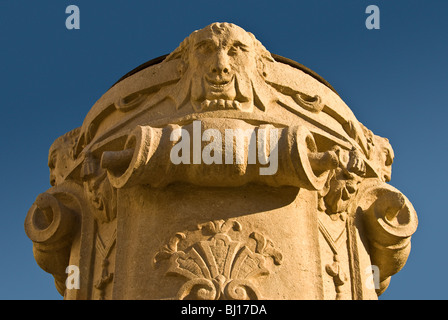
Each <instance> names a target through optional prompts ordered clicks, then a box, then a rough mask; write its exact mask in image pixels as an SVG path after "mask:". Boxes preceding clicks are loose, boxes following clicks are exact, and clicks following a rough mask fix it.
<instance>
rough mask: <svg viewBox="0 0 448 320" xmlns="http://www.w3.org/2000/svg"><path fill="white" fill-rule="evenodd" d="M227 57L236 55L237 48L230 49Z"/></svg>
mask: <svg viewBox="0 0 448 320" xmlns="http://www.w3.org/2000/svg"><path fill="white" fill-rule="evenodd" d="M227 54H228V55H229V56H234V55H236V54H238V48H236V47H231V48H230V49H229V51H228V53H227Z"/></svg>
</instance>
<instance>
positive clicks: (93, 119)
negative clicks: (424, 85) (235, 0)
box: [25, 23, 417, 300]
mask: <svg viewBox="0 0 448 320" xmlns="http://www.w3.org/2000/svg"><path fill="white" fill-rule="evenodd" d="M274 57H276V56H273V55H271V54H270V53H269V52H268V51H267V50H266V48H265V47H264V46H263V45H262V44H261V43H260V42H259V41H258V40H257V39H256V38H255V37H254V36H253V35H252V34H251V33H248V32H246V31H244V30H243V29H241V28H240V27H238V26H235V25H233V24H228V23H215V24H212V25H210V26H207V27H206V28H204V29H202V30H198V31H195V32H193V33H192V34H191V35H190V36H189V37H188V38H186V39H185V40H184V41H183V42H182V43H181V44H180V46H179V47H178V48H177V49H176V50H174V51H173V52H172V53H171V54H170V55H168V56H167V57H166V58H165V59H164V60H163V61H162V62H159V63H156V64H153V65H151V66H148V67H146V68H142V69H141V70H139V71H138V72H131V73H130V74H129V75H128V76H127V77H125V78H124V79H122V80H121V81H119V82H118V83H117V84H115V85H114V86H113V87H112V88H111V89H110V90H109V91H107V92H106V93H105V94H104V95H103V96H102V97H101V98H100V99H99V100H98V101H97V102H96V103H95V105H94V106H93V107H92V109H91V110H90V112H89V113H88V114H87V116H86V118H85V120H84V123H83V124H82V126H81V127H80V128H77V129H75V130H72V131H70V132H68V133H67V134H65V135H64V136H62V137H60V138H58V139H57V140H56V141H55V143H54V144H53V145H52V147H51V148H50V155H49V167H50V182H51V185H52V186H53V187H52V188H50V189H49V190H47V191H46V192H45V193H42V194H41V195H39V196H38V197H37V199H36V202H35V203H34V204H33V206H32V207H31V209H30V210H29V212H28V215H27V217H26V221H25V230H26V233H27V235H28V236H29V238H30V239H31V240H32V241H33V243H34V256H35V258H36V261H37V262H38V264H39V265H40V266H41V267H42V268H43V269H44V270H45V271H47V272H50V273H51V274H53V275H54V278H55V283H56V287H57V289H58V291H59V292H60V293H61V295H63V296H64V298H65V299H211V300H213V299H377V297H378V295H380V294H381V293H382V292H383V291H384V290H385V289H386V288H387V286H388V284H389V281H390V277H391V276H392V275H393V274H395V273H396V272H398V271H399V270H400V269H401V268H402V267H403V266H404V264H405V263H406V259H407V257H408V255H409V252H410V238H411V235H412V234H413V233H414V232H415V230H416V228H417V216H416V213H415V210H414V208H413V207H412V204H411V203H410V202H409V200H408V199H407V198H406V197H405V196H404V195H403V194H401V193H400V192H399V191H398V190H396V189H395V188H393V187H392V186H390V185H388V184H387V182H388V181H389V180H390V179H391V165H392V162H393V157H394V153H393V150H392V147H391V145H390V144H389V142H388V140H387V139H386V138H382V137H379V136H377V135H375V134H373V133H372V132H371V131H370V130H368V129H367V128H366V127H365V126H364V125H363V124H361V123H360V122H359V121H358V120H357V119H356V117H355V116H354V114H353V113H352V111H351V110H350V109H349V107H348V106H347V105H346V104H345V103H344V101H342V99H341V98H340V97H339V96H338V94H337V93H336V92H335V91H334V90H333V89H332V88H331V87H330V86H329V85H327V84H326V83H325V82H324V81H322V80H321V79H320V78H319V77H318V76H317V75H314V74H313V73H311V72H309V71H308V70H307V69H305V68H296V67H294V66H291V65H289V64H287V63H283V62H281V59H278V58H277V60H276V59H274ZM68 266H71V267H73V266H75V268H78V270H79V283H78V282H77V280H78V279H76V278H75V279H74V278H73V277H72V276H76V275H77V274H76V273H75V274H70V275H69V277H68V278H67V275H68V273H69V270H71V269H67V267H68ZM372 270H373V271H374V272H373V274H372ZM372 280H374V281H372ZM78 284H79V286H78Z"/></svg>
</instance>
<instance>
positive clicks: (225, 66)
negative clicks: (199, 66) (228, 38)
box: [210, 50, 230, 75]
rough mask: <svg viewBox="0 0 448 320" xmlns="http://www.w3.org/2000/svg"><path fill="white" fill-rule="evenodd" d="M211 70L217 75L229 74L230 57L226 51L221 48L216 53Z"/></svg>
mask: <svg viewBox="0 0 448 320" xmlns="http://www.w3.org/2000/svg"><path fill="white" fill-rule="evenodd" d="M210 71H211V72H212V73H213V74H216V75H222V74H228V73H229V72H230V64H229V57H228V56H227V55H226V54H225V52H224V51H222V50H221V51H219V52H218V53H217V54H216V57H215V59H214V61H213V62H212V65H211V70H210Z"/></svg>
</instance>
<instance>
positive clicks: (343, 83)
mask: <svg viewBox="0 0 448 320" xmlns="http://www.w3.org/2000/svg"><path fill="white" fill-rule="evenodd" d="M70 4H75V5H78V6H79V8H80V11H81V28H80V30H70V31H69V30H67V29H66V27H65V19H66V17H67V16H68V15H67V14H66V13H65V8H66V7H67V6H68V5H70ZM370 4H375V5H377V6H378V7H379V9H380V29H379V30H368V29H366V27H365V20H366V18H367V16H368V15H367V14H366V13H365V9H366V7H367V6H368V5H370ZM447 13H448V2H447V1H439V0H437V1H436V0H432V1H429V0H428V1H415V0H400V1H398V0H388V1H378V0H371V1H364V0H344V1H342V0H339V1H335V0H328V1H323V0H313V1H299V0H295V1H281V0H278V1H263V0H257V1H248V0H246V1H220V2H215V1H175V0H171V1H137V0H135V1H124V0H123V1H115V0H114V1H112V0H109V1H91V0H90V1H87V0H84V1H77V0H73V1H65V0H57V1H56V0H54V1H49V0H46V1H31V0H29V1H23V0H14V1H7V0H0V41H1V45H0V46H1V47H0V75H1V78H0V92H1V98H2V99H1V119H2V125H1V126H0V139H1V140H0V141H1V145H0V146H1V150H2V151H1V158H0V161H1V168H2V175H1V182H2V183H1V184H0V188H1V192H0V197H1V208H2V209H1V218H2V222H1V223H0V253H1V258H0V299H61V296H60V295H59V294H58V293H57V291H56V289H55V287H54V285H53V279H52V277H51V276H50V275H49V274H46V273H45V272H44V271H42V270H41V269H40V268H39V267H38V266H37V264H36V263H35V261H34V258H33V254H32V243H31V241H30V240H29V239H28V238H27V237H26V235H25V232H24V227H23V223H24V219H25V216H26V213H27V211H28V209H29V208H30V206H31V205H32V203H33V202H34V200H35V198H36V197H37V195H38V194H39V193H41V192H44V191H45V190H47V189H48V188H49V187H50V184H49V172H48V167H47V155H48V149H49V147H50V145H51V143H52V142H53V141H54V139H56V138H57V137H58V136H60V135H62V134H63V133H65V132H67V131H69V130H71V129H73V128H75V127H78V126H80V125H81V124H82V121H83V119H84V117H85V115H86V114H87V112H88V111H89V109H90V108H91V107H92V105H93V104H94V103H95V102H96V100H97V99H99V98H100V97H101V95H102V94H103V93H104V92H106V91H107V89H108V88H109V87H110V86H111V85H112V84H113V83H114V82H115V81H117V80H118V79H119V78H120V77H121V76H122V75H124V74H126V73H127V72H128V71H130V70H132V69H133V68H135V67H137V66H138V65H140V64H142V63H144V62H146V61H148V60H150V59H152V58H155V57H158V56H161V55H163V54H167V53H169V52H171V51H172V50H173V49H175V48H176V47H177V46H178V44H179V43H180V42H181V41H182V40H183V39H184V38H185V37H186V36H188V35H189V34H190V33H191V32H192V31H194V30H196V29H201V28H203V27H204V26H206V25H208V24H210V23H212V22H216V21H219V22H224V21H225V22H233V23H235V24H237V25H240V26H241V27H243V28H244V29H246V30H247V31H250V32H252V33H254V34H255V36H256V37H257V38H258V39H259V40H260V41H261V42H262V43H263V44H264V45H265V46H266V48H267V49H268V50H269V51H271V52H272V53H275V54H278V55H281V56H284V57H288V58H290V59H293V60H295V61H297V62H299V63H302V64H304V65H305V66H307V67H309V68H310V69H312V70H314V71H316V72H317V73H318V74H320V75H321V76H323V77H324V78H325V79H326V80H327V81H328V82H330V83H331V84H332V86H333V87H334V88H335V89H336V90H337V91H338V92H339V94H340V95H341V97H342V98H343V99H344V101H345V102H346V103H347V105H348V106H349V107H350V108H351V109H352V110H353V112H354V113H355V115H356V116H357V118H358V119H359V120H360V121H361V122H362V123H364V124H365V125H366V126H367V127H368V128H369V129H371V130H372V131H373V132H374V133H375V134H378V135H381V136H384V137H387V138H389V139H390V141H391V143H392V146H393V148H394V151H395V161H394V164H393V170H392V181H391V182H390V183H391V184H392V185H393V186H394V187H396V188H398V189H399V190H401V191H402V192H403V193H404V194H405V195H406V196H407V197H408V198H409V199H410V200H411V202H412V203H413V205H414V207H415V208H416V210H417V213H418V215H419V223H420V224H419V228H418V230H417V232H416V234H415V235H414V237H413V241H412V251H411V254H410V257H409V260H408V262H407V265H406V266H405V267H404V269H403V270H402V271H401V272H400V273H398V274H397V275H395V276H394V277H393V278H392V281H391V284H390V287H389V289H388V290H387V291H386V293H385V294H383V296H381V299H447V298H448V293H447V291H446V287H447V285H448V280H447V277H446V268H447V264H448V258H447V252H448V250H447V244H448V232H447V231H446V229H447V225H448V212H447V211H448V210H447V208H446V204H445V202H444V199H446V198H447V195H446V191H445V190H446V189H447V187H446V185H445V183H447V181H448V179H447V178H448V176H447V167H448V166H447V160H446V159H447V158H448V151H447V142H446V141H447V138H448V134H447V133H446V130H447V123H446V120H447V118H448V111H447V107H448V106H447V98H446V95H447V92H448V59H447V58H448V19H447Z"/></svg>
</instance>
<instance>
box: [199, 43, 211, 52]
mask: <svg viewBox="0 0 448 320" xmlns="http://www.w3.org/2000/svg"><path fill="white" fill-rule="evenodd" d="M196 49H197V50H198V51H199V52H200V53H202V54H209V53H211V52H212V51H213V46H212V44H211V43H209V42H202V43H200V44H199V45H198V46H197V47H196Z"/></svg>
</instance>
